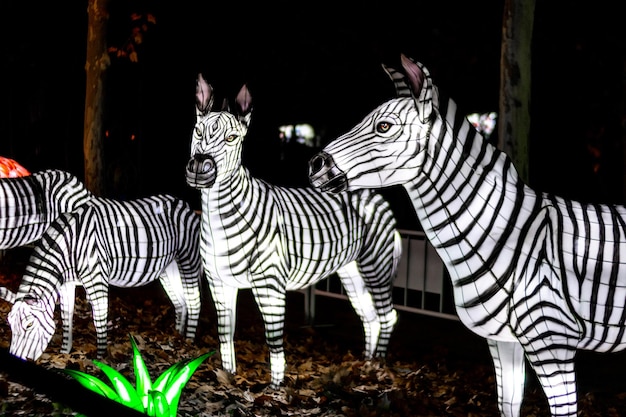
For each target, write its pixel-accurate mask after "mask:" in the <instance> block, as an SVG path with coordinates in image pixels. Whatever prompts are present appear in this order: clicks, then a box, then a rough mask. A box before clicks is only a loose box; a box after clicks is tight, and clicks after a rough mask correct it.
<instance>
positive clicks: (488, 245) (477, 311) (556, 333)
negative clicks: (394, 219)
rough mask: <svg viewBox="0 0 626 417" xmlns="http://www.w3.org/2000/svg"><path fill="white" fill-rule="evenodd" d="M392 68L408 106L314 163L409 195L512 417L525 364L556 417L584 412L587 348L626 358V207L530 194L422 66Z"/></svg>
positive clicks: (331, 180)
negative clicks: (582, 372) (579, 376)
mask: <svg viewBox="0 0 626 417" xmlns="http://www.w3.org/2000/svg"><path fill="white" fill-rule="evenodd" d="M401 61H402V67H403V68H404V71H403V72H399V71H396V70H394V69H392V68H388V67H385V70H386V71H387V73H388V74H389V76H390V77H391V78H392V80H393V81H394V83H395V85H396V92H397V98H394V99H392V100H389V101H387V102H385V103H383V104H382V105H380V106H379V107H377V108H376V109H375V110H374V111H372V112H371V113H370V114H369V115H368V116H366V117H365V119H363V120H362V121H361V122H360V123H359V124H358V125H356V126H355V127H354V128H353V129H352V130H350V131H349V132H348V133H346V134H344V135H342V136H341V137H339V138H337V139H335V140H333V141H331V142H330V143H328V144H327V145H326V146H325V147H324V149H323V150H322V152H321V153H319V154H317V155H316V156H314V157H313V158H312V159H311V161H310V165H309V168H310V171H309V172H310V179H311V182H312V184H313V185H314V186H316V187H319V188H321V189H323V190H326V191H331V192H338V191H343V190H346V189H347V190H354V189H359V188H378V187H385V186H390V185H394V184H396V185H397V184H402V185H403V186H404V187H405V189H406V190H407V192H408V194H409V196H410V198H411V200H412V202H413V206H414V208H415V211H416V213H417V216H418V218H419V220H420V222H421V224H422V226H423V227H424V230H425V233H426V236H427V237H428V239H429V240H430V242H431V243H432V244H433V246H434V247H435V248H436V250H437V252H438V254H439V256H440V257H441V259H442V260H443V262H444V263H445V265H446V267H447V269H448V271H449V273H450V276H451V278H452V283H453V287H454V299H455V304H456V311H457V313H458V315H459V318H460V319H461V321H462V322H463V323H464V324H465V326H467V327H468V328H469V329H471V330H472V331H474V332H475V333H476V334H478V335H480V336H482V337H484V338H486V339H487V341H488V345H489V348H490V352H491V355H492V358H493V362H494V365H495V372H496V381H497V388H498V407H499V409H500V412H501V413H502V415H504V416H518V415H519V414H520V409H521V403H522V400H523V395H524V380H525V361H524V359H525V358H527V359H528V361H529V363H530V365H531V366H532V368H533V369H534V371H535V372H536V374H537V376H538V378H539V382H540V383H541V386H542V387H543V390H544V393H545V394H546V396H547V399H548V404H549V407H550V412H551V413H552V416H561V417H564V416H568V417H574V416H576V413H577V396H576V376H575V369H574V357H575V355H576V351H577V349H586V350H592V351H598V352H615V351H619V350H622V349H624V348H625V347H626V309H625V304H626V274H625V272H626V207H624V206H617V205H602V204H584V203H580V202H577V201H571V200H566V199H563V198H560V197H557V196H554V195H550V194H545V193H541V192H537V191H534V190H532V189H531V188H529V187H528V186H527V185H525V184H524V183H523V182H522V180H521V179H520V177H519V175H518V174H517V172H516V170H515V168H514V167H513V165H512V163H511V160H510V159H509V158H508V157H507V155H506V154H504V153H503V152H500V151H498V150H497V149H496V148H495V147H494V146H492V145H490V144H489V143H487V141H485V140H484V138H483V137H482V136H481V135H480V134H479V133H477V132H476V130H475V129H474V128H473V127H472V126H471V124H470V123H469V122H468V121H467V119H466V118H465V117H464V116H463V114H464V113H460V112H457V108H456V104H455V103H454V101H452V100H449V99H443V98H442V97H441V96H440V93H439V91H438V89H437V88H436V87H435V86H434V85H433V84H432V81H431V77H430V75H429V73H428V71H427V70H426V68H424V67H423V66H422V65H421V64H420V63H417V62H414V61H413V60H411V59H409V58H407V57H405V56H404V55H403V56H402V57H401Z"/></svg>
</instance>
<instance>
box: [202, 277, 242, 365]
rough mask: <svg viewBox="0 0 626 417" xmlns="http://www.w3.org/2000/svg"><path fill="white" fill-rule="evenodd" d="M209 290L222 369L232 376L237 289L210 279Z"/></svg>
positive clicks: (234, 361)
mask: <svg viewBox="0 0 626 417" xmlns="http://www.w3.org/2000/svg"><path fill="white" fill-rule="evenodd" d="M207 277H208V275H207ZM209 288H210V290H211V296H212V298H213V303H214V304H215V310H216V312H217V333H218V336H219V341H220V356H221V358H222V368H223V369H224V370H225V371H227V372H230V373H231V374H234V373H235V372H236V371H237V362H236V359H235V325H236V319H237V317H236V315H237V293H238V291H239V289H238V288H237V287H230V286H226V285H222V284H221V283H215V282H212V281H211V279H209Z"/></svg>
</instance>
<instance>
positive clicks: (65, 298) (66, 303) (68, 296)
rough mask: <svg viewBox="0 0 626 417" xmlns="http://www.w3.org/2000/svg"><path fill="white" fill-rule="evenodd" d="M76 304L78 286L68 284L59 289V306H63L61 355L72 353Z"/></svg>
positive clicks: (71, 283)
mask: <svg viewBox="0 0 626 417" xmlns="http://www.w3.org/2000/svg"><path fill="white" fill-rule="evenodd" d="M75 302H76V284H75V283H73V282H68V283H65V284H63V285H61V288H59V304H60V305H61V325H62V327H63V344H62V345H61V353H70V351H71V350H72V341H73V333H74V306H75Z"/></svg>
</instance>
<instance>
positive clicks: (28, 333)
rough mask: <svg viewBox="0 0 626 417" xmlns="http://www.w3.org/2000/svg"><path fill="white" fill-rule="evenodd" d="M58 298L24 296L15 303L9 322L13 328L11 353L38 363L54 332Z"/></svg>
mask: <svg viewBox="0 0 626 417" xmlns="http://www.w3.org/2000/svg"><path fill="white" fill-rule="evenodd" d="M55 303H56V300H55V297H52V296H50V297H45V298H39V297H38V296H34V295H30V294H28V295H25V296H23V297H21V298H18V299H17V300H15V303H14V304H13V307H12V308H11V311H10V312H9V315H8V316H7V320H8V322H9V325H10V326H11V345H10V347H9V353H11V354H12V355H15V356H17V357H20V358H22V359H25V360H28V359H31V360H34V361H35V360H37V359H39V357H40V356H41V354H42V353H43V352H44V350H46V348H47V347H48V344H49V343H50V340H51V339H52V336H53V335H54V332H55V328H56V326H55V322H54V308H55Z"/></svg>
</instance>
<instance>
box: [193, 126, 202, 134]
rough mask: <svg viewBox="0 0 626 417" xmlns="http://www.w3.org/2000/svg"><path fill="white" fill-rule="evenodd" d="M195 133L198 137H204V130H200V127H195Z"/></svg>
mask: <svg viewBox="0 0 626 417" xmlns="http://www.w3.org/2000/svg"><path fill="white" fill-rule="evenodd" d="M195 133H196V136H202V129H201V128H200V126H196V127H195Z"/></svg>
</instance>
